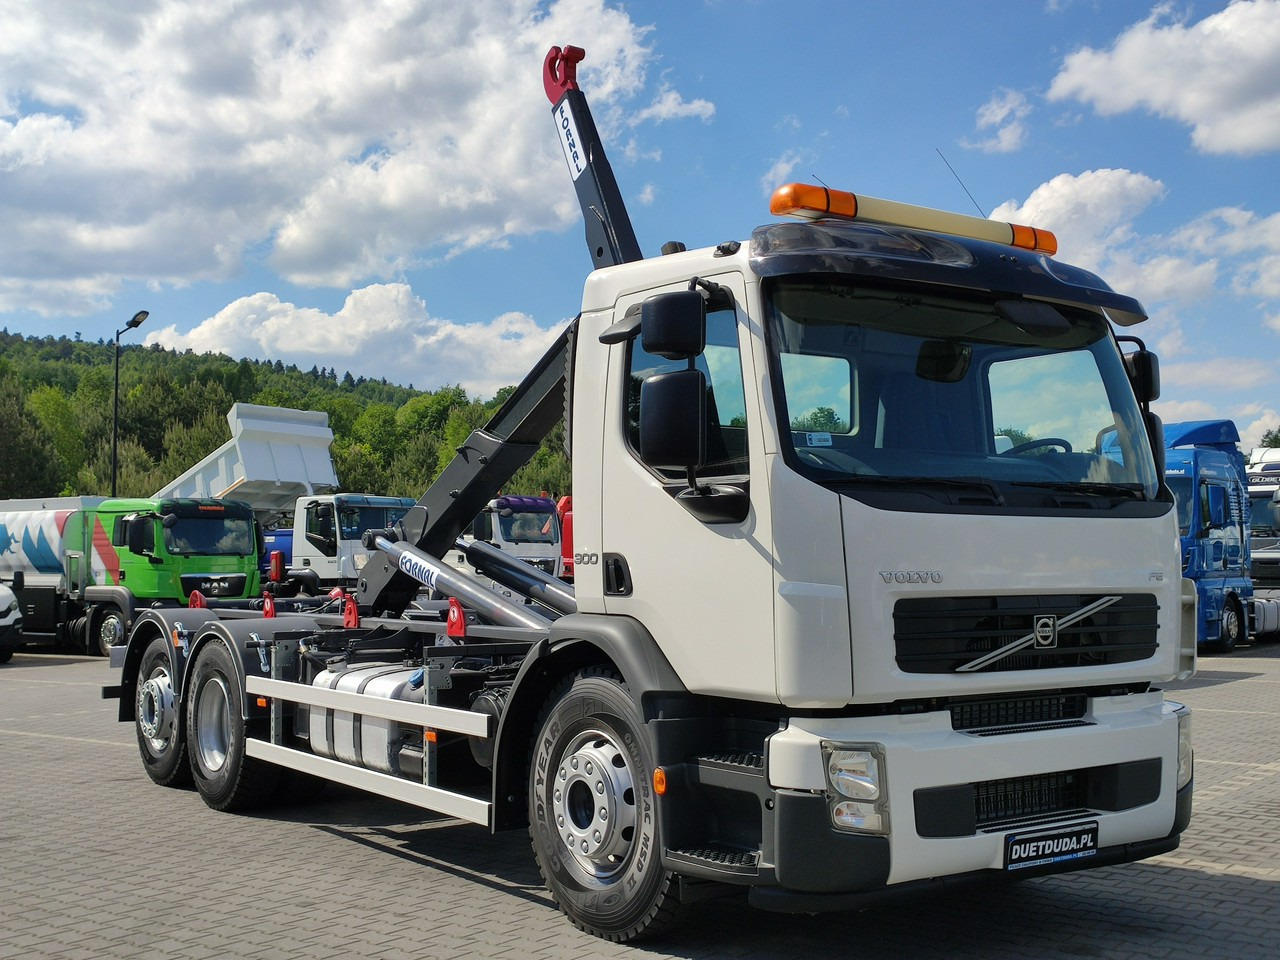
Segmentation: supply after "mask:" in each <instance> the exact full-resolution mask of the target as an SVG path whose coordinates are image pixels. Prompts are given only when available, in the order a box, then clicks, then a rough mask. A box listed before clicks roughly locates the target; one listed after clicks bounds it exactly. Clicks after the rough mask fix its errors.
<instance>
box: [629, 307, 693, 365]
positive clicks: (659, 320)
mask: <svg viewBox="0 0 1280 960" xmlns="http://www.w3.org/2000/svg"><path fill="white" fill-rule="evenodd" d="M640 343H641V345H642V346H643V347H644V350H645V352H646V353H650V354H653V355H654V356H656V357H663V358H665V359H667V360H688V359H690V358H691V357H696V356H697V355H698V354H700V353H702V351H703V350H704V349H705V348H706V346H707V309H706V301H705V300H704V299H703V298H702V294H701V293H699V292H698V291H697V290H677V291H674V292H672V293H659V294H655V295H654V296H652V297H650V298H649V299H648V300H646V301H645V302H644V303H643V304H642V305H641V307H640Z"/></svg>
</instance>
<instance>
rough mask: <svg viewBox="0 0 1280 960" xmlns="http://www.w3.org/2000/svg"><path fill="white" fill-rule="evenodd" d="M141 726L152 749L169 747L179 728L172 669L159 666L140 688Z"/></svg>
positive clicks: (138, 711) (138, 714)
mask: <svg viewBox="0 0 1280 960" xmlns="http://www.w3.org/2000/svg"><path fill="white" fill-rule="evenodd" d="M137 716H138V729H139V730H141V731H142V735H143V737H145V738H146V741H147V744H148V745H149V746H150V747H151V750H152V752H153V753H157V754H161V753H164V752H165V751H166V750H168V749H169V745H170V743H171V741H172V738H173V735H174V733H175V732H176V728H177V714H176V711H175V710H174V704H173V683H172V681H171V680H170V678H169V671H168V670H166V669H165V668H164V667H156V669H155V670H153V671H151V675H150V676H149V677H147V680H146V682H145V683H144V684H142V686H141V687H139V688H138V709H137Z"/></svg>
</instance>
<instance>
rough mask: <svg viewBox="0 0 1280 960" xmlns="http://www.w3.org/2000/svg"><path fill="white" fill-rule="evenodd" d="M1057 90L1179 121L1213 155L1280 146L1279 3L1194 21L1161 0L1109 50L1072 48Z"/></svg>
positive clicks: (1239, 4) (1059, 94)
mask: <svg viewBox="0 0 1280 960" xmlns="http://www.w3.org/2000/svg"><path fill="white" fill-rule="evenodd" d="M1048 96H1049V99H1050V100H1067V99H1074V100H1079V101H1083V102H1085V103H1089V104H1092V105H1093V107H1094V109H1096V110H1097V111H1098V112H1099V113H1101V114H1103V115H1105V116H1113V115H1116V114H1120V113H1125V112H1127V111H1129V110H1148V111H1150V112H1152V113H1155V114H1157V115H1158V116H1161V117H1167V118H1170V119H1174V120H1177V121H1178V122H1180V123H1183V124H1186V125H1187V126H1189V127H1191V139H1192V142H1193V143H1194V144H1195V145H1196V147H1197V149H1199V150H1201V151H1203V152H1205V153H1236V154H1254V153H1262V152H1265V151H1269V150H1276V149H1280V0H1235V2H1232V3H1229V4H1228V5H1227V7H1226V8H1225V9H1223V10H1220V11H1219V12H1217V13H1214V14H1211V15H1210V16H1207V17H1205V18H1204V19H1203V20H1201V21H1199V22H1197V23H1191V24H1188V23H1187V22H1185V20H1182V19H1178V18H1176V16H1175V14H1174V7H1173V5H1172V4H1168V3H1162V4H1160V5H1159V6H1157V7H1156V8H1155V9H1154V10H1153V11H1152V13H1151V15H1150V16H1148V17H1147V18H1146V19H1145V20H1142V21H1141V22H1139V23H1136V24H1134V25H1133V26H1131V27H1129V29H1127V30H1126V31H1124V32H1123V33H1122V34H1121V35H1120V36H1119V37H1118V38H1117V39H1116V40H1115V42H1114V43H1113V44H1112V45H1111V48H1110V49H1109V50H1095V49H1093V48H1091V47H1085V48H1083V49H1081V50H1078V51H1076V52H1075V53H1072V54H1070V55H1068V56H1067V57H1066V59H1065V60H1064V62H1063V66H1062V69H1061V70H1060V71H1059V73H1058V75H1057V76H1056V77H1055V78H1054V80H1053V83H1052V84H1051V85H1050V87H1049V94H1048Z"/></svg>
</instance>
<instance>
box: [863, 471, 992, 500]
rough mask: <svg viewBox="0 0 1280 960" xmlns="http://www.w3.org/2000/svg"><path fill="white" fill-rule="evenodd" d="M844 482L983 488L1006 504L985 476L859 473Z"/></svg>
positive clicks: (870, 484)
mask: <svg viewBox="0 0 1280 960" xmlns="http://www.w3.org/2000/svg"><path fill="white" fill-rule="evenodd" d="M840 479H841V481H842V482H844V483H854V484H857V485H858V486H877V487H881V486H883V487H959V488H961V489H964V490H982V491H984V492H985V493H988V494H990V495H991V499H992V500H994V501H995V502H996V505H997V506H1001V507H1003V506H1004V494H1002V493H1001V492H1000V488H999V487H998V486H996V484H995V483H994V482H993V481H991V480H987V479H986V478H984V477H883V476H877V475H876V474H868V473H858V474H854V475H852V476H848V477H841V478H840Z"/></svg>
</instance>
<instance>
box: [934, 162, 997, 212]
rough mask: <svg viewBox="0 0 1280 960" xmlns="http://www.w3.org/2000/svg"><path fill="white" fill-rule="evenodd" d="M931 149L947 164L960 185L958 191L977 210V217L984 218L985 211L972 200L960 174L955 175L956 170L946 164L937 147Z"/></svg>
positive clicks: (948, 164)
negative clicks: (959, 190)
mask: <svg viewBox="0 0 1280 960" xmlns="http://www.w3.org/2000/svg"><path fill="white" fill-rule="evenodd" d="M933 149H935V150H937V151H938V156H940V157H942V162H943V163H946V164H947V169H948V170H950V171H951V175H952V176H953V177H955V178H956V183H958V184H960V189H961V190H963V191H964V195H965V196H966V197H968V198H969V202H970V203H972V204H973V205H974V207H976V208H977V210H978V216H980V217H985V216H986V215H987V214H986V211H984V210H983V209H982V208H981V207H979V206H978V201H977V200H974V199H973V194H972V193H970V192H969V188H968V187H966V186H965V185H964V181H963V180H961V179H960V174H958V173H956V168H955V167H953V166H951V164H950V163H948V162H947V158H946V157H944V156H943V155H942V151H941V150H940V149H938V148H937V147H934V148H933Z"/></svg>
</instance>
